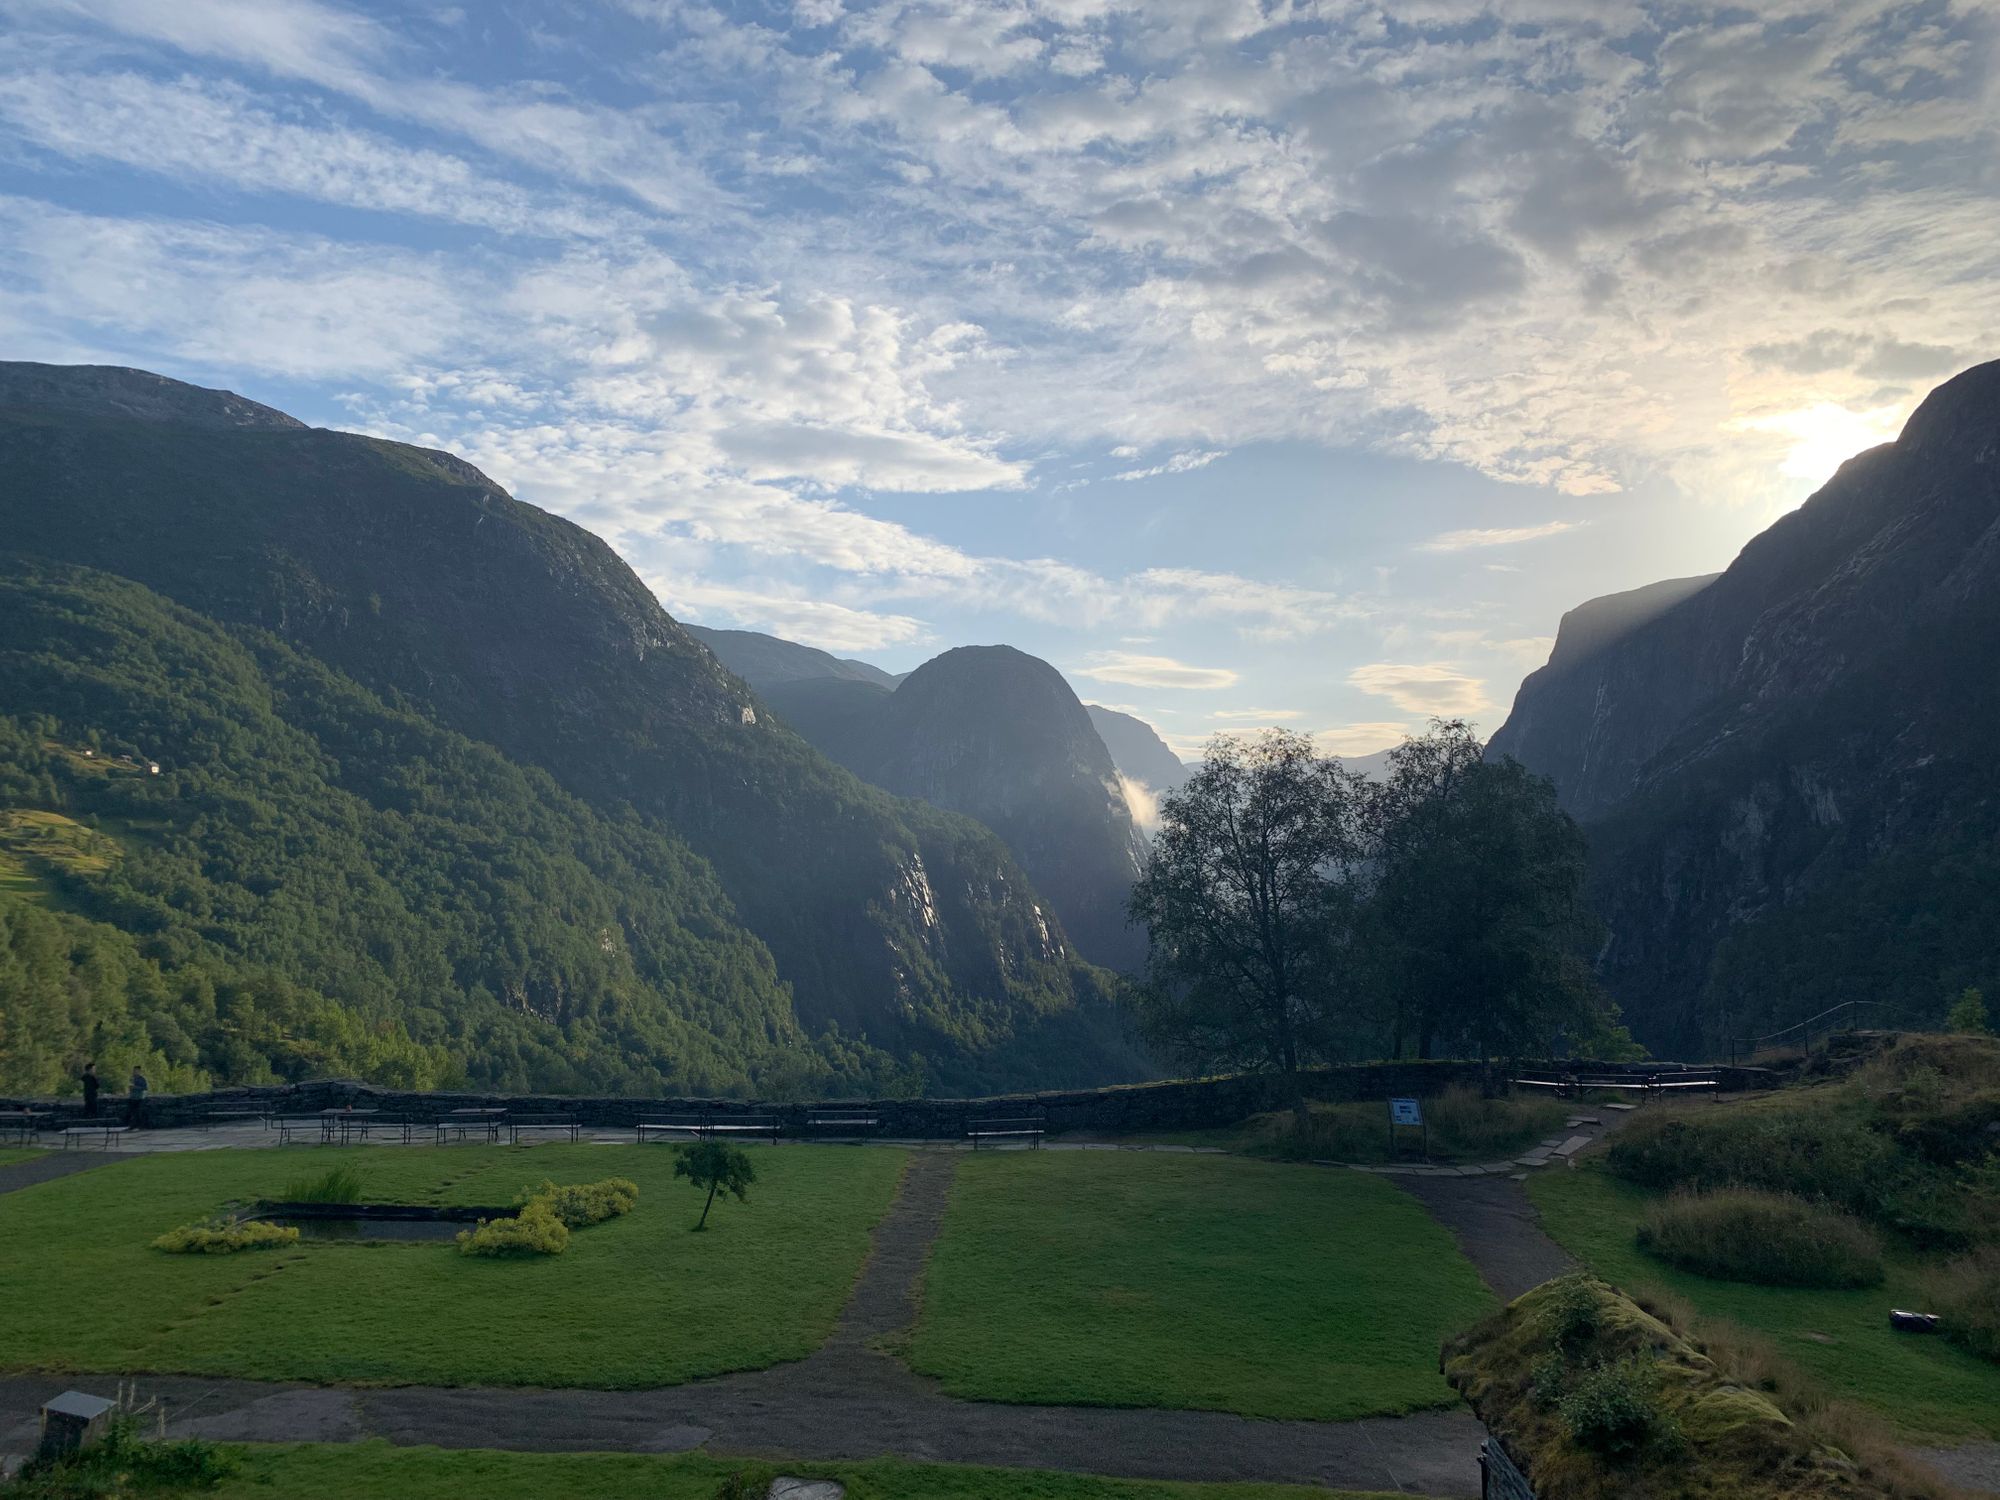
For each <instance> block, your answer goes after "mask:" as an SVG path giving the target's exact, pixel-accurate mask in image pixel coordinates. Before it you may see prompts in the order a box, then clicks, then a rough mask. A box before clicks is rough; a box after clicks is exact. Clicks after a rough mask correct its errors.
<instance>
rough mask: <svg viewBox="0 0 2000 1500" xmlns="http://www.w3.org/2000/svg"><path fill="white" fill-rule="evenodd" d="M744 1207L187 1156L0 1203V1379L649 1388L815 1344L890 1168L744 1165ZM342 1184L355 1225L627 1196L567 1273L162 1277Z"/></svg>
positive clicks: (311, 1267)
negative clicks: (171, 1248) (310, 1178)
mask: <svg viewBox="0 0 2000 1500" xmlns="http://www.w3.org/2000/svg"><path fill="white" fill-rule="evenodd" d="M752 1155H753V1158H754V1160H755V1162H756V1166H757V1174H758V1180H757V1184H756V1186H755V1187H754V1188H752V1190H751V1194H750V1201H749V1202H748V1203H737V1202H735V1201H734V1200H731V1201H728V1202H726V1203H721V1204H718V1205H717V1207H716V1211H715V1213H714V1215H713V1216H712V1217H711V1218H710V1220H709V1227H708V1230H707V1231H706V1232H705V1233H702V1234H692V1233H690V1232H689V1230H690V1227H691V1226H692V1225H693V1223H694V1222H695V1219H696V1217H697V1215H698V1213H699V1211H700V1208H701V1196H700V1195H699V1194H698V1193H696V1192H695V1191H694V1190H693V1189H692V1188H690V1187H689V1186H688V1185H687V1184H686V1183H685V1182H676V1181H675V1180H674V1178H673V1163H674V1156H675V1153H674V1152H673V1151H671V1150H668V1149H664V1148H661V1147H657V1146H654V1147H636V1146H629V1147H598V1146H570V1145H553V1146H536V1147H532V1148H525V1149H515V1148H510V1147H485V1146H478V1147H445V1148H442V1149H434V1148H412V1149H387V1148H379V1147H378V1148H367V1147H358V1148H354V1149H352V1150H338V1149H326V1148H318V1149H311V1150H305V1151H281V1150H251V1151H203V1152H191V1153H185V1154H175V1155H156V1156H145V1157H137V1158H133V1159H130V1160H127V1161H123V1162H118V1163H116V1164H113V1165H109V1166H105V1167H101V1168H98V1169H97V1170H95V1171H89V1172H82V1173H78V1174H76V1175H75V1176H71V1177H65V1178H60V1179H57V1180H56V1181H53V1182H48V1183H43V1184H40V1185H38V1186H35V1187H31V1188H23V1189H21V1190H19V1191H16V1192H12V1193H6V1194H0V1286H4V1287H5V1288H7V1295H6V1296H5V1297H0V1362H4V1364H5V1366H6V1367H8V1368H12V1369H24V1368H41V1369H61V1370H80V1371H135V1372H136V1371H152V1372H185V1373H192V1374H213V1375H241V1376H251V1377H257V1378H263V1379H298V1380H323V1381H338V1382H347V1383H357V1384H370V1383H382V1384H397V1383H418V1384H422V1383H436V1384H451V1385H541V1386H597V1387H631V1386H656V1385H667V1384H672V1383H675V1382H678V1381H684V1380H689V1379H693V1378H696V1377H699V1376H703V1375H712V1374H718V1373H721V1372H724V1371H728V1370H742V1369H755V1368H760V1367H763V1366H766V1365H771V1364H775V1363H778V1362H780V1361H783V1360H790V1359H799V1358H802V1357H804V1356H805V1355H806V1354H808V1353H810V1352H811V1351H812V1350H813V1349H815V1348H816V1347H818V1346H819V1344H821V1343H822V1342H823V1341H824V1340H825V1338H826V1336H827V1334H828V1333H829V1332H830V1331H831V1329H832V1327H833V1323H834V1319H835V1318H836V1316H837V1315H838V1313H839V1311H840V1308H841V1306H842V1304H843V1303H844V1302H845V1301H846V1298H847V1295H848V1292H849V1290H850V1288H851V1286H852V1283H853V1281H854V1278H855V1275H856V1273H857V1271H858V1270H859V1269H860V1266H861V1262H862V1259H863V1257H864V1256H865V1255H866V1253H867V1248H868V1238H869V1233H870V1231H871V1230H872V1229H873V1227H874V1225H875V1222H876V1221H877V1220H878V1219H879V1218H880V1217H881V1215H882V1213H883V1212H884V1211H885V1210H886V1209H887V1207H888V1205H889V1203H890V1200H891V1199H892V1198H893V1196H894V1193H895V1188H896V1183H897V1180H898V1177H899V1175H900V1173H901V1170H902V1167H903V1163H904V1160H905V1157H904V1155H903V1153H901V1152H899V1151H893V1150H867V1151H861V1150H833V1149H810V1150H809V1149H801V1148H790V1149H786V1148H778V1149H768V1150H754V1151H753V1152H752ZM337 1162H339V1163H346V1164H350V1165H353V1166H354V1167H356V1168H357V1169H358V1170H359V1171H360V1173H361V1175H362V1178H363V1181H364V1183H365V1189H364V1194H363V1196H364V1198H365V1200H366V1201H369V1202H397V1203H441V1204H481V1205H483V1204H492V1205H504V1204H508V1203H511V1202H512V1201H513V1199H514V1196H515V1194H516V1193H517V1192H518V1191H519V1190H520V1189H521V1188H522V1187H524V1186H528V1185H530V1184H534V1183H538V1182H540V1181H541V1180H542V1179H543V1178H553V1179H555V1180H556V1181H557V1182H590V1181H596V1180H598V1179H601V1178H604V1177H609V1176H614V1175H617V1176H625V1177H630V1178H631V1179H633V1180H634V1181H635V1182H637V1183H638V1184H639V1205H638V1207H637V1208H636V1209H635V1210H634V1211H633V1212H632V1213H631V1214H629V1215H627V1216H626V1217H624V1218H621V1219H615V1220H612V1221H610V1222H608V1223H604V1224H599V1225H594V1226H592V1227H590V1228H587V1229H580V1230H578V1231H576V1232H575V1234H574V1235H573V1236H572V1237H571V1242H570V1248H569V1252H568V1253H567V1254H565V1255H560V1256H552V1257H532V1258H526V1259H508V1260H485V1259H479V1258H475V1257H470V1256H464V1255H460V1254H459V1253H458V1251H457V1247H456V1246H454V1245H453V1244H451V1243H450V1242H449V1241H444V1242H432V1243H416V1244H412V1243H401V1244H353V1243H348V1244H343V1243H337V1242H336V1243H325V1242H321V1243H311V1242H304V1243H301V1244H299V1245H297V1246H295V1247H292V1248H289V1249H285V1250H276V1251H248V1252H244V1253H242V1254H238V1255H225V1256H203V1255H167V1254H164V1253H162V1252H160V1251H157V1250H153V1249H151V1248H150V1242H151V1241H152V1239H153V1238H154V1236H156V1235H158V1234H160V1233H162V1232H163V1231H165V1230H167V1229H171V1228H173V1227H174V1226H176V1225H179V1224H186V1223H190V1222H194V1221H198V1220H201V1219H203V1218H206V1217H207V1216H209V1215H210V1214H213V1213H215V1212H216V1211H217V1210H218V1209H219V1208H221V1207H222V1205H224V1204H225V1203H227V1202H229V1201H231V1200H245V1201H247V1200H251V1199H255V1198H259V1197H266V1196H271V1195H275V1194H277V1193H278V1192H279V1191H280V1190H281V1189H282V1188H283V1186H284V1184H285V1183H286V1182H288V1181H289V1180H291V1179H292V1178H294V1177H296V1176H298V1175H300V1173H301V1172H302V1171H304V1170H306V1169H307V1168H310V1169H311V1170H313V1171H319V1170H323V1169H324V1168H326V1167H328V1166H331V1165H334V1164H335V1163H337Z"/></svg>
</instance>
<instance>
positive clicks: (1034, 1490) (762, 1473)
mask: <svg viewBox="0 0 2000 1500" xmlns="http://www.w3.org/2000/svg"><path fill="white" fill-rule="evenodd" d="M225 1451H226V1452H227V1454H228V1455H229V1456H230V1457H231V1458H232V1459H234V1460H235V1466H236V1468H235V1473H234V1474H233V1475H231V1477H230V1478H228V1479H226V1480H224V1481H223V1483H222V1484H221V1486H220V1487H219V1488H216V1489H212V1490H205V1491H203V1492H202V1493H204V1494H205V1495H209V1496H212V1497H215V1500H270V1497H271V1496H274V1495H339V1496H341V1497H342V1500H463V1497H465V1496H467V1495H477V1496H479V1497H480V1500H715V1497H716V1495H717V1494H718V1493H719V1492H720V1491H721V1490H722V1487H723V1485H724V1484H725V1483H726V1482H727V1481H728V1480H729V1479H730V1477H731V1476H733V1475H740V1476H742V1479H743V1481H744V1485H743V1488H742V1490H741V1493H743V1494H745V1495H762V1494H763V1493H764V1492H765V1490H766V1489H767V1488H768V1487H769V1485H770V1483H771V1481H772V1479H774V1478H776V1477H777V1476H778V1475H780V1474H793V1475H798V1476H801V1477H806V1478H816V1479H817V1478H824V1479H837V1480H839V1481H840V1482H841V1483H842V1484H844V1485H846V1486H847V1495H848V1500H1331V1497H1334V1496H1336V1495H1338V1496H1341V1497H1343V1500H1389V1497H1388V1496H1385V1495H1375V1494H1360V1493H1356V1492H1353V1491H1345V1490H1343V1491H1334V1490H1322V1489H1313V1488H1307V1487H1302V1486H1298V1485H1285V1484H1173V1483H1166V1482H1162V1481H1159V1480H1146V1479H1103V1478H1099V1477H1097V1476H1095V1475H1090V1474H1060V1473H1054V1472H1051V1471H1048V1470H1037V1469H986V1468H976V1467H972V1466H969V1465H960V1464H919V1463H906V1462H904V1461H902V1460H899V1459H869V1460H865V1461H859V1462H846V1463H831V1464H827V1463H767V1462H763V1461H759V1460H733V1461H732V1460H729V1459H723V1458H712V1457H710V1456H708V1455H707V1454H701V1453H682V1454H673V1455H670V1456H662V1455H655V1454H639V1453H498V1452H493V1451H491V1450H486V1449H443V1448H397V1447H391V1446H390V1445H389V1444H387V1443H383V1442H366V1443H347V1444H338V1445H334V1444H318V1443H297V1444H285V1445H283V1446H274V1447H256V1446H251V1447H231V1448H228V1449H226V1450H225Z"/></svg>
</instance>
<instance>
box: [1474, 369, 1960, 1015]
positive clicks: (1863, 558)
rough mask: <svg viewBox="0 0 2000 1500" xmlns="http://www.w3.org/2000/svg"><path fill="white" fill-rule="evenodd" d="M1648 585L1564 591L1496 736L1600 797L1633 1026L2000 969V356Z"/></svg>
mask: <svg viewBox="0 0 2000 1500" xmlns="http://www.w3.org/2000/svg"><path fill="white" fill-rule="evenodd" d="M1690 586H1692V587H1690ZM1656 587H1657V588H1658V589H1660V590H1664V592H1660V593H1654V594H1652V595H1651V596H1650V597H1649V600H1648V601H1647V602H1646V606H1645V608H1643V609H1641V610H1636V611H1635V610H1634V608H1633V600H1632V596H1629V595H1628V596H1619V597H1618V598H1614V599H1613V600H1611V601H1600V605H1599V606H1586V607H1585V609H1584V610H1581V611H1578V612H1576V614H1577V615H1580V616H1582V628H1581V631H1580V632H1573V634H1576V635H1577V637H1578V638H1577V639H1575V640H1574V641H1573V643H1572V644H1571V645H1570V646H1569V647H1568V648H1567V649H1566V648H1565V647H1564V645H1563V644H1562V643H1561V641H1560V640H1559V642H1558V645H1557V648H1556V651H1555V653H1554V657H1553V659H1552V660H1551V662H1550V664H1549V665H1548V666H1547V667H1544V668H1543V669H1542V670H1541V671H1539V672H1537V673H1535V674H1534V675H1533V676H1532V677H1530V678H1529V679H1528V680H1527V681H1526V682H1524V683H1523V684H1522V687H1521V691H1520V694H1519V696H1518V697H1517V699H1516V701H1515V705H1514V710H1513V713H1512V715H1511V716H1510V717H1509V719H1508V721H1507V724H1506V725H1505V726H1504V727H1503V728H1502V729H1501V730H1500V731H1499V732H1498V733H1497V734H1496V735H1495V736H1494V738H1493V742H1492V746H1491V752H1490V753H1493V754H1496V755H1501V754H1511V755H1513V756H1516V757H1518V758H1519V759H1520V760H1522V761H1523V762H1525V763H1526V764H1527V765H1528V766H1529V767H1531V768H1532V769H1535V770H1537V771H1541V772H1543V773H1544V774H1547V775H1549V776H1550V777H1551V778H1552V779H1553V780H1554V781H1555V784H1556V787H1557V789H1558V791H1559V793H1560V795H1561V796H1562V798H1563V801H1564V803H1565V805H1566V806H1568V807H1569V808H1570V809H1571V810H1572V811H1573V812H1574V813H1575V814H1576V815H1577V817H1578V818H1579V819H1581V820H1582V821H1583V822H1584V823H1585V824H1586V827H1587V830H1588V832H1589V834H1590V837H1591V842H1592V846H1593V860H1594V863H1595V866H1596V873H1595V877H1594V878H1595V886H1596V893H1597V898H1598V902H1599V905H1600V908H1601V909H1602V910H1603V912H1604V914H1605V916H1606V919H1607V920H1608V922H1609V923H1610V927H1611V939H1610V942H1609V944H1608V946H1607V948H1606V949H1605V952H1604V954H1603V956H1602V959H1601V967H1602V971H1603V973H1604V976H1605V978H1606V980H1607V982H1608V983H1609V985H1610V986H1611V988H1612V991H1613V993H1614V994H1615V995H1616V996H1617V998H1618V999H1619V1000H1620V1002H1621V1003H1622V1004H1623V1006H1624V1009H1625V1014H1626V1016H1627V1017H1628V1018H1629V1019H1630V1020H1631V1021H1632V1022H1633V1025H1634V1029H1635V1031H1636V1032H1637V1033H1638V1034H1639V1035H1641V1036H1642V1037H1643V1038H1644V1039H1645V1040H1647V1041H1648V1042H1649V1043H1650V1044H1652V1045H1653V1046H1654V1047H1655V1048H1656V1049H1660V1050H1667V1051H1675V1052H1694V1051H1697V1050H1700V1049H1704V1048H1714V1047H1717V1046H1719V1045H1721V1043H1722V1042H1723V1040H1724V1039H1725V1038H1726V1037H1728V1036H1730V1035H1753V1034H1758V1033H1762V1032H1766V1031H1769V1030H1772V1029H1774V1028H1775V1027H1776V1026H1777V1025H1781V1024H1785V1023H1789V1022H1791V1021H1795V1020H1799V1019H1802V1018H1804V1017H1805V1016H1807V1015H1810V1014H1813V1013H1815V1012H1817V1011H1820V1010H1822V1009H1825V1008H1826V1007H1828V1006H1831V1005H1833V1004H1835V1003H1836V1002H1839V1001H1842V1000H1846V999H1864V1000H1872V1001H1878V1002H1883V1003H1885V1004H1886V1005H1887V1006H1888V1009H1887V1010H1885V1011H1884V1012H1882V1013H1881V1014H1882V1016H1883V1018H1884V1019H1917V1018H1922V1019H1927V1020H1928V1019H1934V1018H1935V1015H1936V1013H1937V1012H1938V1011H1939V1010H1940V1009H1941V1007H1942V1004H1943V1001H1944V997H1945V996H1946V995H1947V994H1948V993H1950V992H1952V991H1954V990H1956V989H1958V988H1960V987H1962V986H1964V985H1967V984H1988V985H1990V984H1992V983H1994V982H1995V981H1996V980H2000V840H1996V834H2000V783H1996V781H1995V779H1994V775H1993V755H1994V750H1993V747H1994V745H1995V743H1996V741H2000V677H1996V674H1995V673H1994V671H1993V669H1992V663H1993V661H1994V660H1995V659H1996V657H2000V362H1996V363H1993V364H1987V365H1981V366H1979V367H1977V368H1975V369H1972V370H1968V371H1966V372H1965V373H1964V374H1962V375H1959V376H1957V377H1956V378H1954V379H1953V380H1951V381H1948V382H1947V383H1946V384H1944V385H1943V386H1941V387H1939V388H1938V389H1937V390H1936V391H1934V392H1932V394H1931V395H1930V396H1929V397H1928V398H1927V399H1926V400H1925V401H1924V402H1923V404H1922V405H1921V406H1920V407H1919V408H1918V409H1917V411H1916V413H1915V414H1914V415H1913V416H1912V417H1911V418H1910V420H1909V423H1908V425H1907V426H1906V427H1905V428H1904V430H1903V433H1902V435H1901V436H1900V437H1899V438H1898V439H1897V440H1896V441H1895V442H1894V443H1891V444H1885V445H1883V446H1881V447H1878V448H1875V449H1872V450H1870V451H1869V452H1866V453H1863V454H1860V455H1859V456H1857V457H1855V458H1852V459H1850V460H1848V461H1847V463H1845V464H1843V465H1842V466H1841V468H1840V470H1839V472H1838V473H1837V474H1835V475H1834V477H1833V478H1832V480H1830V481H1829V482H1828V483H1827V484H1826V485H1825V486H1824V487H1823V488H1822V489H1821V490H1820V491H1819V492H1818V493H1817V494H1815V495H1814V496H1813V497H1812V498H1811V499H1809V500H1808V501H1807V502H1806V503H1805V504H1804V505H1803V506H1801V507H1800V508H1799V509H1798V510H1797V511H1795V512H1793V513H1792V514H1790V515H1788V516H1786V517H1784V518H1783V519H1782V520H1780V521H1779V522H1777V523H1776V524H1775V525H1773V526H1772V527H1771V528H1770V529H1769V530H1767V531H1765V532H1764V533H1763V534H1762V535H1760V536H1758V537H1757V538H1756V539H1754V540H1753V541H1752V542H1751V543H1750V544H1749V545H1748V546H1746V547H1745V548H1744V549H1743V552H1742V554H1741V555H1740V556H1739V557H1738V558H1737V559H1736V561H1735V562H1734V563H1733V564H1732V565H1731V566H1730V567H1729V568H1728V570H1727V571H1725V572H1724V573H1722V574H1721V575H1720V576H1718V577H1716V578H1715V579H1713V580H1711V581H1708V582H1706V583H1705V584H1704V583H1703V582H1702V581H1701V580H1679V581H1677V582H1676V583H1675V584H1673V585H1659V586H1656ZM1643 592H1645V591H1642V593H1643ZM1676 593H1678V595H1679V597H1678V598H1675V597H1674V596H1675V595H1676ZM1663 601H1664V602H1665V607H1664V608H1659V609H1654V608H1653V607H1652V606H1653V605H1654V604H1657V603H1660V602H1663ZM1634 613H1640V614H1643V615H1644V618H1642V619H1639V620H1638V622H1637V623H1636V624H1633V623H1629V620H1628V619H1627V617H1628V616H1630V615H1632V614H1634ZM1573 618H1574V616H1573ZM1600 621H1612V622H1614V623H1613V626H1612V628H1609V629H1600V628H1598V622H1600ZM1565 631H1566V632H1568V631H1569V622H1568V621H1565Z"/></svg>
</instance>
